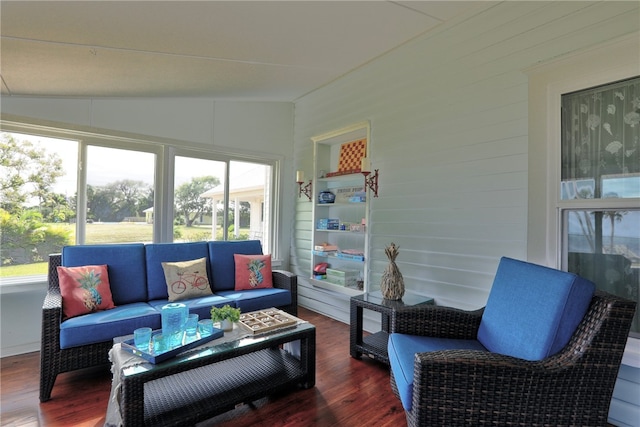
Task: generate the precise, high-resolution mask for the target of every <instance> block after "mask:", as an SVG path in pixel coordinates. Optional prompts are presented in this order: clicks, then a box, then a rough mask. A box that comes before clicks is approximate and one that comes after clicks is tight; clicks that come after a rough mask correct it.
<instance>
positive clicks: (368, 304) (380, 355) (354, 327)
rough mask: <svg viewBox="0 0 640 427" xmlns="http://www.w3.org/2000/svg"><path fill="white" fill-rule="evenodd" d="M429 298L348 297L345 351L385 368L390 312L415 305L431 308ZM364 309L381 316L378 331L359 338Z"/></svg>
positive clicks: (431, 299)
mask: <svg viewBox="0 0 640 427" xmlns="http://www.w3.org/2000/svg"><path fill="white" fill-rule="evenodd" d="M431 304H433V298H428V297H423V296H419V295H413V294H405V295H404V297H403V298H402V299H401V300H399V301H391V300H387V299H384V298H382V295H381V294H380V292H372V293H366V294H362V295H358V296H354V297H351V312H350V315H351V322H350V323H351V325H350V334H349V335H350V336H349V351H350V354H351V357H353V358H355V359H360V358H361V357H362V355H363V354H364V355H365V356H368V357H370V358H372V359H374V360H378V361H380V362H382V363H384V364H386V365H389V356H388V355H387V342H388V341H389V333H390V332H392V331H391V330H390V329H391V316H392V314H393V312H394V311H397V310H402V309H405V308H409V307H415V306H419V305H431ZM364 309H367V310H371V311H376V312H378V313H380V315H381V326H382V330H381V331H378V332H376V333H373V334H370V335H367V336H366V337H363V335H364V334H363V333H362V328H363V321H362V315H363V311H364Z"/></svg>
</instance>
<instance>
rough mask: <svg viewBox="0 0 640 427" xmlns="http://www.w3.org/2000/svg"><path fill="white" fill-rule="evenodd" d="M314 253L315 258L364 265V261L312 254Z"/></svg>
mask: <svg viewBox="0 0 640 427" xmlns="http://www.w3.org/2000/svg"><path fill="white" fill-rule="evenodd" d="M312 253H313V256H317V257H320V258H327V259H329V258H330V259H336V260H339V261H346V262H353V263H356V264H364V260H363V259H352V258H343V257H339V256H338V255H320V254H317V253H315V252H312Z"/></svg>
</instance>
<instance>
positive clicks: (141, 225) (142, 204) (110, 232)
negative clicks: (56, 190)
mask: <svg viewBox="0 0 640 427" xmlns="http://www.w3.org/2000/svg"><path fill="white" fill-rule="evenodd" d="M154 175H155V154H153V153H145V152H141V151H130V150H121V149H116V148H107V147H98V146H89V147H88V148H87V224H86V239H85V243H87V244H97V243H134V242H142V243H150V242H153V216H152V215H153V189H154Z"/></svg>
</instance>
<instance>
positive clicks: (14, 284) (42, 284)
mask: <svg viewBox="0 0 640 427" xmlns="http://www.w3.org/2000/svg"><path fill="white" fill-rule="evenodd" d="M46 289H47V275H46V274H38V275H34V276H21V277H3V278H0V295H5V294H15V293H20V292H30V291H39V290H46Z"/></svg>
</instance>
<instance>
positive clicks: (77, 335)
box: [60, 302, 162, 349]
mask: <svg viewBox="0 0 640 427" xmlns="http://www.w3.org/2000/svg"><path fill="white" fill-rule="evenodd" d="M143 326H148V327H150V328H152V329H159V328H161V327H162V324H161V320H160V313H159V312H158V311H157V310H154V309H153V307H151V306H150V305H149V304H147V303H145V302H136V303H131V304H126V305H123V306H119V307H116V308H112V309H111V310H105V311H97V312H95V313H90V314H84V315H82V316H77V317H72V318H71V319H68V320H65V321H64V322H62V323H61V324H60V348H63V349H64V348H72V347H78V346H81V345H86V344H96V343H99V342H104V341H110V340H112V339H113V338H115V337H119V336H123V335H129V334H133V330H134V329H136V328H141V327H143Z"/></svg>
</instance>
